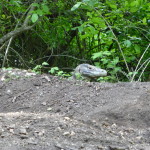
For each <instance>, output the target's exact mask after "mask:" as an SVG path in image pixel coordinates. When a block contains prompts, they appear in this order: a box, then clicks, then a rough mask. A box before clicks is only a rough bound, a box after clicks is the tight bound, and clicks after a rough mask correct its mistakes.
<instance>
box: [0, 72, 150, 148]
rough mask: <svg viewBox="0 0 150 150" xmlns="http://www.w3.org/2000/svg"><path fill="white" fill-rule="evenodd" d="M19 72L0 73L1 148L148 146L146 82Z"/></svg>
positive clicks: (149, 121) (149, 107)
mask: <svg viewBox="0 0 150 150" xmlns="http://www.w3.org/2000/svg"><path fill="white" fill-rule="evenodd" d="M20 72H22V71H20ZM24 73H25V74H27V75H28V76H26V77H24V76H25V75H24V74H22V73H18V70H17V78H16V77H15V75H14V74H13V77H12V75H10V73H9V74H8V72H6V71H5V72H4V71H1V73H0V79H1V80H0V148H1V150H150V82H147V83H141V82H134V83H115V84H112V83H97V82H83V81H69V80H67V79H61V78H58V77H54V76H49V75H35V74H32V73H31V74H30V73H29V74H28V73H27V72H24ZM6 76H7V77H6Z"/></svg>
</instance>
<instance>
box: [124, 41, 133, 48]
mask: <svg viewBox="0 0 150 150" xmlns="http://www.w3.org/2000/svg"><path fill="white" fill-rule="evenodd" d="M131 44H132V43H131V41H130V40H125V41H124V45H125V46H126V47H130V46H131Z"/></svg>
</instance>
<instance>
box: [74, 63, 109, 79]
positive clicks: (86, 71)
mask: <svg viewBox="0 0 150 150" xmlns="http://www.w3.org/2000/svg"><path fill="white" fill-rule="evenodd" d="M78 74H80V75H81V76H83V77H86V78H89V79H94V78H98V77H103V76H106V75H107V71H106V70H104V69H101V68H98V67H95V66H92V65H89V64H80V65H79V66H77V67H76V68H75V70H74V73H73V78H74V79H76V78H77V75H78Z"/></svg>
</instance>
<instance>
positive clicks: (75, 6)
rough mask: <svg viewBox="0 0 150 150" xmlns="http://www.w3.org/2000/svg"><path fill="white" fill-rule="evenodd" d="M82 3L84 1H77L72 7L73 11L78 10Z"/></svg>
mask: <svg viewBox="0 0 150 150" xmlns="http://www.w3.org/2000/svg"><path fill="white" fill-rule="evenodd" d="M81 4H82V2H77V3H76V4H75V5H74V6H73V7H72V8H71V11H74V10H76V9H77V8H78V7H79V6H80V5H81Z"/></svg>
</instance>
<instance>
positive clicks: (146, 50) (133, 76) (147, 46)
mask: <svg viewBox="0 0 150 150" xmlns="http://www.w3.org/2000/svg"><path fill="white" fill-rule="evenodd" d="M149 47H150V43H149V45H148V46H147V48H146V49H145V51H144V53H143V54H142V56H141V58H140V60H139V61H138V64H137V66H136V68H135V70H134V73H133V76H132V78H131V82H133V80H134V77H135V75H136V72H137V69H138V67H139V64H140V62H141V60H142V58H143V56H144V55H145V53H146V51H147V50H148V48H149Z"/></svg>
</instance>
